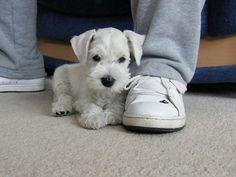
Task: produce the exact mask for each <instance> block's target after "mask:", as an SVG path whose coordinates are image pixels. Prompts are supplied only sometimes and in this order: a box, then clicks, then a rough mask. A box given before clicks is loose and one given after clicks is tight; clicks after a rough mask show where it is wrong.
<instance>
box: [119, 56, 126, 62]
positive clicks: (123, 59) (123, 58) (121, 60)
mask: <svg viewBox="0 0 236 177" xmlns="http://www.w3.org/2000/svg"><path fill="white" fill-rule="evenodd" d="M125 60H126V59H125V57H121V58H119V60H118V62H119V63H124V62H125Z"/></svg>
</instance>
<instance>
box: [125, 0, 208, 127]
mask: <svg viewBox="0 0 236 177" xmlns="http://www.w3.org/2000/svg"><path fill="white" fill-rule="evenodd" d="M204 3H205V0H189V1H185V0H175V1H166V0H146V1H142V0H132V4H131V6H132V15H133V19H134V26H135V31H136V32H137V33H140V34H145V35H146V39H145V41H144V45H143V57H142V60H141V65H140V66H139V67H137V66H136V65H135V63H132V64H131V66H130V67H131V72H132V74H133V76H136V75H142V76H152V77H149V78H147V77H146V78H145V77H142V79H141V82H140V81H137V80H136V82H137V83H138V86H137V84H133V85H136V86H135V87H133V88H132V87H131V90H130V93H129V96H128V97H127V100H128V101H127V102H126V110H125V114H124V121H123V123H124V124H125V125H126V126H139V127H142V126H143V127H145V126H146V127H148V126H149V127H152V128H154V129H155V128H157V129H158V130H160V129H166V130H167V131H168V130H170V131H171V129H173V130H174V129H179V128H182V127H183V126H184V125H185V112H184V106H183V103H182V97H181V94H182V93H183V92H184V91H185V86H186V84H187V83H188V82H189V81H190V80H191V79H192V76H193V74H194V71H195V68H196V61H197V54H198V48H199V41H200V27H201V11H202V8H203V5H204ZM138 80H140V79H138ZM176 81H177V82H176ZM155 84H156V85H155ZM138 87H140V88H138ZM137 88H138V89H139V91H134V90H135V89H136V90H137ZM140 90H141V92H142V93H140ZM170 90H171V91H170ZM143 92H145V93H143ZM156 93H157V94H156ZM145 94H146V96H140V95H145ZM178 94H179V95H178ZM147 95H148V96H147ZM150 95H152V96H150ZM157 95H161V96H157ZM172 98H173V99H172ZM165 99H166V100H165ZM181 104H182V105H181ZM163 105H164V106H163ZM149 108H150V109H149ZM174 119H176V120H177V119H179V120H180V119H181V120H180V121H179V120H178V121H176V122H175V121H172V120H174ZM147 120H148V121H149V122H148V121H147ZM163 120H168V122H171V123H169V124H168V123H167V124H165V122H164V123H163ZM169 120H171V121H169ZM142 121H143V122H142ZM137 122H141V123H140V124H139V123H137ZM153 122H154V123H153ZM173 122H174V123H173ZM177 124H178V125H177Z"/></svg>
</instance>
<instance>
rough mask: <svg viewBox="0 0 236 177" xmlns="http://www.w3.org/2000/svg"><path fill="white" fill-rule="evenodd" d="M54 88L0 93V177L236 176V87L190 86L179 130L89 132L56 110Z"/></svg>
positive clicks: (104, 129)
mask: <svg viewBox="0 0 236 177" xmlns="http://www.w3.org/2000/svg"><path fill="white" fill-rule="evenodd" d="M51 101H52V92H51V91H50V90H49V89H47V90H46V91H44V92H38V93H2V94H0V177H87V176H89V177H126V176H129V177H208V176H209V177H210V176H212V177H234V176H236V88H235V89H234V90H232V89H229V90H226V91H225V90H224V89H223V90H218V91H214V92H213V91H212V90H210V91H208V92H206V91H201V92H195V91H194V92H188V93H187V94H186V96H185V103H186V111H187V117H188V122H187V126H186V127H185V128H184V129H183V130H182V131H180V132H177V133H171V134H153V135H151V134H137V133H132V132H128V131H126V130H125V129H124V128H123V127H122V126H115V127H107V128H103V129H100V130H86V129H83V128H81V127H79V125H78V124H77V122H76V120H75V118H74V117H73V116H72V117H64V118H55V117H52V116H51V115H50V109H51V108H50V107H51Z"/></svg>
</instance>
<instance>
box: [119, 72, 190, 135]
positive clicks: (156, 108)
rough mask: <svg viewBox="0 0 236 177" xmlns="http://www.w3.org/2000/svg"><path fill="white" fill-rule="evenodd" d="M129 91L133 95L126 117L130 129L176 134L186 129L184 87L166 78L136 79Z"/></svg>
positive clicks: (129, 100)
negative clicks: (174, 132)
mask: <svg viewBox="0 0 236 177" xmlns="http://www.w3.org/2000/svg"><path fill="white" fill-rule="evenodd" d="M127 89H130V91H129V93H128V96H127V98H126V104H125V112H124V115H123V124H124V126H125V127H126V128H127V129H129V130H134V131H145V132H173V131H177V130H179V129H181V128H183V127H184V126H185V120H186V118H185V109H184V103H183V99H182V94H183V93H184V92H185V91H186V86H185V85H184V84H182V83H180V82H178V81H174V80H170V79H166V78H160V77H150V76H136V77H134V78H132V79H131V84H130V85H129V86H128V87H127Z"/></svg>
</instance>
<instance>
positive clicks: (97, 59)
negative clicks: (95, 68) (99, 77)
mask: <svg viewBox="0 0 236 177" xmlns="http://www.w3.org/2000/svg"><path fill="white" fill-rule="evenodd" d="M93 60H94V61H96V62H99V61H100V60H101V57H99V56H98V55H94V56H93Z"/></svg>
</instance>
